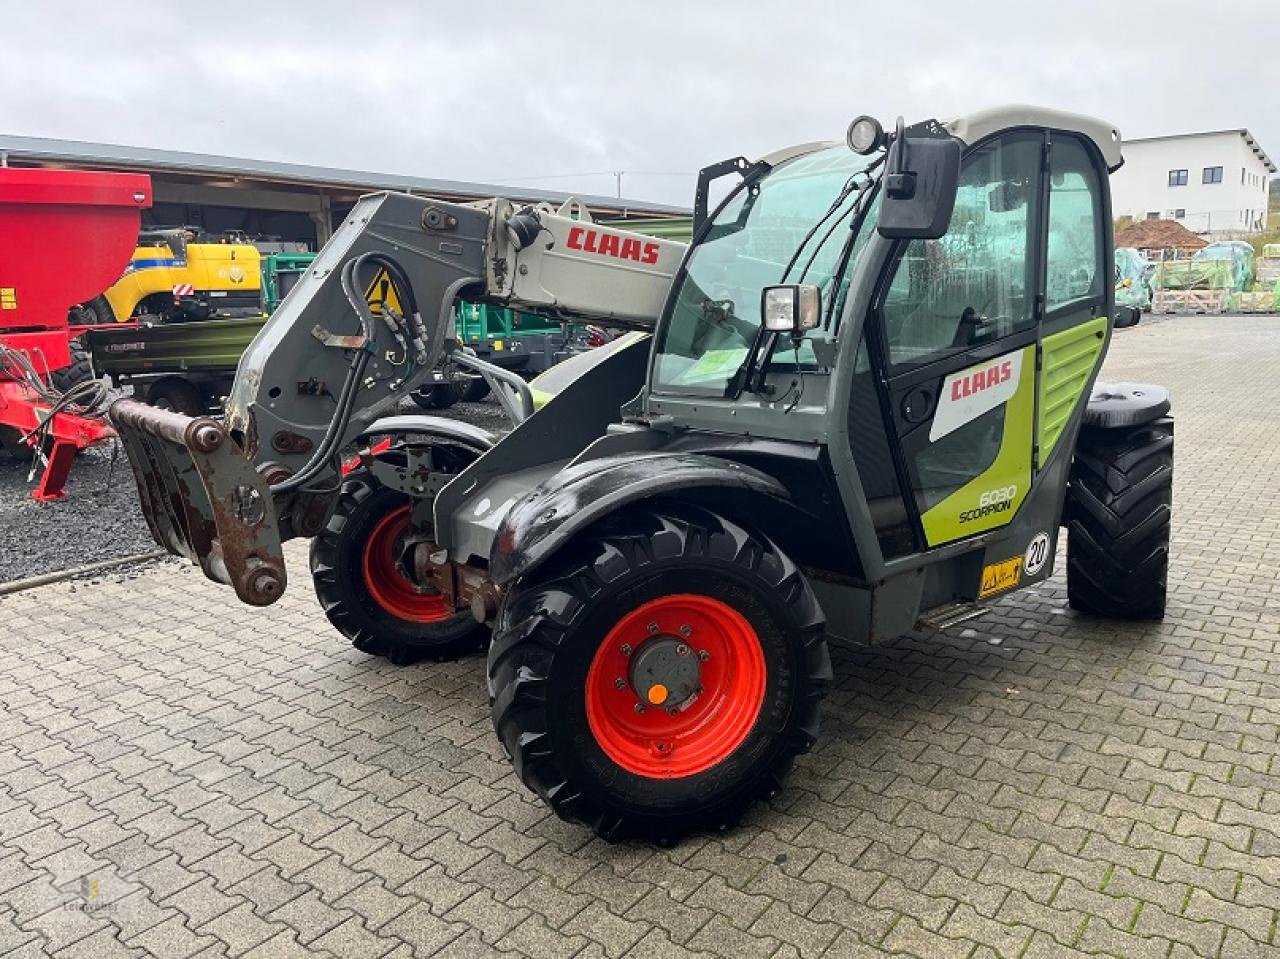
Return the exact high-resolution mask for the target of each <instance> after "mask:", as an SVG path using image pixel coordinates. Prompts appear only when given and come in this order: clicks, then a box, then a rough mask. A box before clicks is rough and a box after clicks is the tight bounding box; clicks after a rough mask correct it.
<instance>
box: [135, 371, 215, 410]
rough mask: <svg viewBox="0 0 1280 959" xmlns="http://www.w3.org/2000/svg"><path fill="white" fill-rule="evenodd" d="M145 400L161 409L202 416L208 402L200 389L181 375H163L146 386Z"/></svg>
mask: <svg viewBox="0 0 1280 959" xmlns="http://www.w3.org/2000/svg"><path fill="white" fill-rule="evenodd" d="M147 402H148V403H150V404H151V405H152V406H154V407H157V408H158V409H162V410H173V411H174V412H175V413H185V414H186V415H187V416H203V415H204V414H205V413H206V412H207V411H208V404H207V403H205V400H204V397H203V396H201V395H200V390H199V389H198V388H197V387H196V385H195V384H194V383H192V382H191V381H190V380H185V379H183V378H182V377H181V376H165V377H162V378H160V379H158V380H156V381H155V382H154V383H152V384H151V385H150V386H148V387H147Z"/></svg>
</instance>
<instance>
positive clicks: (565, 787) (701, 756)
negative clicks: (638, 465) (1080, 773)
mask: <svg viewBox="0 0 1280 959" xmlns="http://www.w3.org/2000/svg"><path fill="white" fill-rule="evenodd" d="M488 673H489V692H490V698H491V701H492V708H493V721H494V726H495V728H496V730H497V733H498V737H499V738H500V739H501V741H502V743H503V746H504V748H505V749H506V751H507V753H508V755H510V757H511V758H512V761H513V762H514V764H515V767H516V771H517V772H518V773H519V775H520V778H521V779H522V780H523V781H524V783H525V785H527V786H528V787H530V788H531V789H533V790H534V791H536V792H537V793H538V794H539V795H540V796H541V797H542V798H543V800H545V801H546V802H547V803H548V804H549V805H550V806H551V808H552V809H554V810H555V812H556V813H557V814H559V815H560V816H561V817H563V818H566V819H575V820H578V821H581V822H585V823H587V824H589V825H590V826H591V828H592V829H594V830H595V832H596V833H597V834H598V835H600V836H601V837H602V838H604V839H606V840H609V841H616V840H620V839H625V838H630V837H636V838H641V839H646V840H649V841H654V842H660V843H665V842H673V841H675V840H676V839H678V838H679V837H680V836H682V835H684V834H686V833H689V832H692V831H698V830H723V829H727V828H729V827H731V826H733V825H734V824H735V823H737V821H738V820H739V819H740V818H741V816H742V814H743V813H744V812H745V810H746V809H747V808H748V807H749V806H750V805H751V804H752V803H753V802H755V801H756V800H758V799H762V798H767V797H770V796H772V795H773V794H774V793H775V792H776V791H777V790H778V788H779V787H780V785H781V783H782V781H783V779H784V778H785V776H786V774H787V772H788V770H789V769H790V767H791V765H792V763H793V761H794V759H795V757H796V755H798V754H799V753H803V752H805V751H807V750H808V749H809V747H810V746H811V745H812V744H813V742H814V740H815V738H816V736H817V733H818V708H819V703H820V701H821V698H822V696H823V695H824V693H825V691H826V687H827V685H828V684H829V682H830V679H831V663H830V659H829V657H828V653H827V645H826V638H825V634H824V622H823V618H822V613H821V610H820V609H819V607H818V604H817V601H816V600H815V599H814V597H813V594H812V593H811V592H810V590H809V587H808V584H807V583H806V582H805V579H804V576H803V575H802V574H801V573H800V571H799V570H798V569H797V568H796V567H795V565H794V564H792V563H791V561H790V560H789V559H787V557H786V556H784V555H783V554H782V553H781V552H780V551H779V550H778V549H777V547H775V546H774V545H773V544H772V543H770V542H769V541H768V540H767V539H765V538H763V537H759V536H755V535H752V534H750V533H748V532H747V531H745V530H744V529H742V528H741V527H739V526H737V525H736V524H734V523H732V522H730V521H728V520H726V519H723V518H722V517H719V516H716V515H714V514H712V513H710V512H706V511H702V510H697V509H693V508H689V507H676V506H672V507H670V508H655V509H654V511H653V512H651V513H649V512H646V513H633V514H629V515H626V516H624V517H619V518H617V519H615V520H611V521H609V523H608V524H606V525H604V526H601V527H597V528H596V530H594V531H593V532H591V533H588V534H587V535H585V536H584V537H582V538H581V539H580V540H579V541H577V542H576V543H573V544H570V546H568V547H567V548H566V550H565V552H564V553H563V554H562V555H561V556H560V557H559V558H557V559H553V560H552V561H551V563H550V564H549V565H548V566H547V567H546V568H544V569H542V570H540V571H538V572H535V573H534V574H532V575H531V576H529V577H527V578H525V579H524V580H522V581H520V582H519V583H518V584H517V585H516V586H514V587H512V589H511V591H510V592H509V593H508V595H507V597H506V599H505V601H504V603H503V606H502V609H501V611H500V612H499V616H498V626H497V630H496V632H495V637H494V641H493V644H492V645H491V647H490V651H489V664H488Z"/></svg>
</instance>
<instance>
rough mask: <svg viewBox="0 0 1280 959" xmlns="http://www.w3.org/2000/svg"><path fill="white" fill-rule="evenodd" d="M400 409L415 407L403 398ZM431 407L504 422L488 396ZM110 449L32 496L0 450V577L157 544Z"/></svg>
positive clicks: (20, 463) (18, 464) (23, 469)
mask: <svg viewBox="0 0 1280 959" xmlns="http://www.w3.org/2000/svg"><path fill="white" fill-rule="evenodd" d="M401 412H405V413H420V412H423V411H422V410H420V409H418V407H416V406H414V405H412V404H411V403H410V404H407V405H405V406H404V408H403V409H402V410H401ZM431 412H432V414H433V415H439V416H448V417H453V418H456V419H460V420H463V421H465V422H468V423H472V424H474V425H476V426H481V427H483V428H485V429H487V430H490V431H492V432H495V433H497V432H503V431H505V430H506V429H508V428H509V424H508V422H507V419H506V417H505V415H504V414H503V412H502V408H501V407H500V406H499V405H498V404H497V403H496V402H495V401H493V400H487V401H485V402H483V403H459V404H457V405H456V406H454V407H452V408H450V409H448V410H441V411H438V412H437V411H435V410H433V411H431ZM112 453H113V446H111V445H108V446H103V447H100V448H95V449H88V450H85V451H84V452H83V453H81V454H80V456H79V457H77V459H76V462H75V465H74V466H72V468H71V475H70V477H69V478H68V480H67V487H66V491H67V495H66V497H65V498H63V499H61V500H58V501H57V502H54V503H38V502H36V501H35V500H34V499H32V497H31V490H32V488H33V487H34V486H35V483H34V481H33V482H30V483H28V482H27V471H28V470H29V469H30V468H31V462H30V460H29V459H27V458H25V457H23V458H22V459H14V458H12V457H10V456H9V455H8V454H6V453H5V452H2V451H0V583H6V582H11V581H13V580H16V579H26V578H27V577H29V576H40V575H42V574H44V573H52V572H57V571H60V570H66V569H72V568H74V567H77V566H83V565H85V564H87V563H94V562H98V561H101V560H107V559H116V558H119V557H122V556H134V555H137V554H138V553H146V552H150V551H152V550H154V549H156V548H157V547H156V544H155V543H154V542H153V541H152V539H151V532H150V531H149V530H148V529H147V523H146V520H145V519H143V517H142V511H141V509H140V508H139V505H138V493H137V489H136V487H135V486H134V482H133V472H132V471H131V470H130V469H129V463H128V461H127V460H126V459H125V457H124V453H123V452H121V453H119V455H118V456H117V458H116V461H115V463H114V466H113V464H112ZM151 562H152V563H155V562H160V560H152V561H151ZM97 575H98V576H103V575H104V574H97Z"/></svg>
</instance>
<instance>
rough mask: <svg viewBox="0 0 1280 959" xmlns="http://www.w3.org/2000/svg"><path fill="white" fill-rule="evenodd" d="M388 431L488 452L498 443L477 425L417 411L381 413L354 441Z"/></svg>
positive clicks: (370, 437)
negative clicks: (425, 437) (439, 440)
mask: <svg viewBox="0 0 1280 959" xmlns="http://www.w3.org/2000/svg"><path fill="white" fill-rule="evenodd" d="M389 433H421V434H425V435H427V436H431V437H435V438H436V439H441V440H445V441H446V442H449V443H453V444H455V445H457V446H465V447H467V448H468V449H475V450H480V451H481V452H488V451H489V450H491V449H493V447H494V446H495V445H497V443H498V437H496V436H494V435H493V434H492V433H490V432H489V431H488V430H486V429H481V428H480V427H479V426H472V425H471V424H470V423H463V422H461V421H460V420H451V419H448V418H446V417H443V416H429V415H427V414H416V413H408V414H404V415H400V416H384V417H382V418H381V419H377V420H374V421H373V422H372V423H370V424H369V426H368V427H367V428H366V429H365V430H364V432H363V433H361V434H360V435H359V436H357V437H356V440H355V441H356V442H357V443H359V442H363V441H366V440H370V439H372V438H373V437H375V436H386V435H387V434H389Z"/></svg>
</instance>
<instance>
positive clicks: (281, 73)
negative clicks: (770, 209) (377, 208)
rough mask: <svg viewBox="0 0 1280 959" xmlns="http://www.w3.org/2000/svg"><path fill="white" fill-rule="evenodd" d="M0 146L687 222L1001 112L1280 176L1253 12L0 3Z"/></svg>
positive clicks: (1277, 82)
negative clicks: (142, 157) (862, 138)
mask: <svg viewBox="0 0 1280 959" xmlns="http://www.w3.org/2000/svg"><path fill="white" fill-rule="evenodd" d="M0 11H2V12H3V16H4V20H3V24H4V26H3V33H4V40H5V43H4V54H3V56H2V57H0V132H6V133H13V134H26V135H33V136H51V137H62V138H66V139H77V140H93V141H101V142H107V143H123V144H128V145H131V146H148V147H157V148H163V149H174V150H190V151H197V152H207V153H219V154H225V155H229V156H248V157H255V158H259V159H273V160H289V161H294V162H300V163H311V164H316V165H320V166H343V167H353V168H357V169H364V170H371V171H379V172H395V173H407V174H414V175H418V176H433V177H446V178H452V179H466V180H478V181H484V182H495V183H501V182H507V183H515V182H519V183H520V184H521V185H541V186H545V187H547V188H549V189H556V190H564V191H579V192H584V193H606V194H612V193H613V192H614V178H613V176H612V175H611V173H610V172H609V171H615V170H623V171H626V173H625V176H624V178H623V193H624V195H627V196H630V197H635V198H638V199H651V200H663V201H667V202H672V203H680V204H684V205H687V204H689V203H690V202H691V195H692V184H693V175H694V173H695V172H696V171H697V169H698V168H699V167H701V166H703V165H705V164H707V163H710V162H714V161H716V160H719V159H723V158H725V157H728V156H735V155H738V154H745V155H746V156H748V157H753V156H759V155H760V154H763V153H766V152H768V151H770V150H772V149H774V148H776V147H779V146H784V145H787V144H789V143H795V142H801V141H807V140H817V139H828V138H838V137H841V136H843V134H844V130H845V127H846V126H847V124H848V122H849V120H850V119H851V118H852V117H854V116H855V115H857V114H860V113H871V114H874V115H876V116H879V117H880V118H882V119H883V120H884V121H885V122H886V123H889V122H892V120H893V118H894V116H896V115H897V114H899V113H901V114H904V115H905V116H906V118H907V119H908V121H909V122H910V121H913V120H919V119H923V118H925V117H927V116H936V117H946V116H951V115H954V114H957V113H963V112H968V111H970V110H974V109H978V108H981V107H987V106H992V105H995V104H998V103H1003V102H1019V101H1021V102H1031V103H1037V104H1041V105H1045V106H1052V107H1057V108H1061V109H1068V110H1075V111H1078V112H1083V113H1091V114H1095V115H1098V116H1101V117H1105V118H1106V119H1108V120H1110V121H1112V122H1113V123H1115V124H1117V125H1118V126H1119V127H1120V130H1121V132H1122V133H1123V134H1124V135H1126V136H1149V135H1155V134H1163V133H1178V132H1189V131H1196V130H1206V129H1220V128H1227V127H1249V128H1250V129H1251V130H1252V131H1253V133H1254V134H1255V135H1256V136H1257V137H1258V138H1259V140H1260V142H1261V143H1262V145H1263V147H1264V149H1266V150H1268V152H1269V153H1270V154H1271V156H1272V157H1273V158H1277V159H1280V98H1278V96H1277V93H1276V91H1277V90H1278V89H1280V77H1278V76H1277V74H1276V73H1275V69H1276V59H1277V54H1278V53H1280V13H1278V12H1277V10H1276V2H1275V0H1238V2H1231V0H1228V2H1224V3H1206V2H1205V0H1198V2H1184V0H1161V2H1159V3H1153V2H1145V0H1141V2H1138V0H1108V2H1076V0H1064V2H1058V3H1043V2H1036V0H1019V2H1009V3H1005V2H1000V3H982V2H980V0H968V2H963V3H956V2H939V3H933V2H915V3H857V2H830V3H809V2H803V0H786V2H781V3H756V2H753V0H739V2H736V3H724V4H720V3H695V2H694V0H685V2H676V3H668V2H645V0H640V2H626V0H624V2H608V0H597V2H593V3H573V2H557V0H538V2H525V3H506V2H502V0H497V2H494V0H488V2H471V3H447V4H446V3H429V2H418V3H411V2H399V0H380V2H377V3H363V4H357V3H352V2H349V0H348V2H345V3H333V2H328V0H303V2H292V3H291V2H280V3H214V4H192V3H185V2H181V0H179V2H168V3H164V2H161V3H146V4H137V3H129V4H125V3H114V2H103V0H95V2H58V0H43V2H32V0H0Z"/></svg>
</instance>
